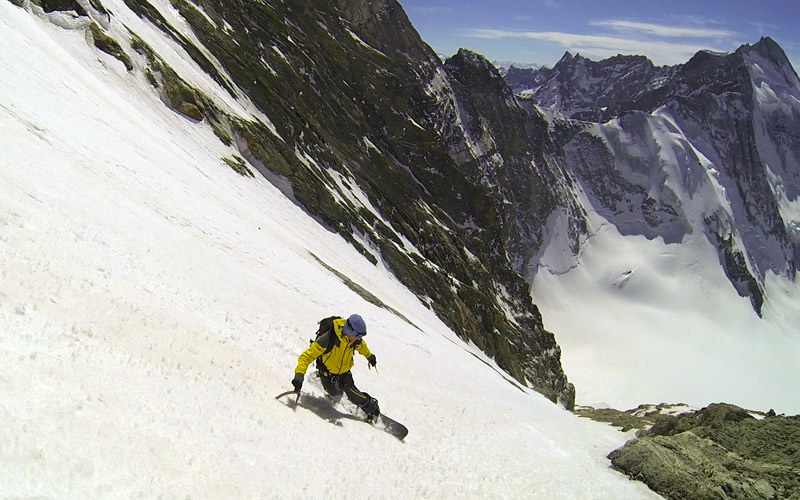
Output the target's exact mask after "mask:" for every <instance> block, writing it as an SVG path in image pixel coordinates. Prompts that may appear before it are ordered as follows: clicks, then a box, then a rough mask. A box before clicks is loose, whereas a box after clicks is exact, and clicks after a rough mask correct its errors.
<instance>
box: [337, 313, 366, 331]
mask: <svg viewBox="0 0 800 500" xmlns="http://www.w3.org/2000/svg"><path fill="white" fill-rule="evenodd" d="M342 334H344V335H350V336H352V337H363V336H364V335H366V334H367V324H366V323H364V319H363V318H362V317H361V316H360V315H358V314H351V315H350V317H349V318H347V321H345V322H344V328H342Z"/></svg>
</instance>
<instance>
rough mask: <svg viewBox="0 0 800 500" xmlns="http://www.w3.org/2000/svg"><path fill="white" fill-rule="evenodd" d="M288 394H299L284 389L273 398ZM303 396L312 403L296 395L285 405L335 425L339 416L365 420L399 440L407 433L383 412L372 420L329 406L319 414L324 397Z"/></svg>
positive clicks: (405, 428) (403, 427)
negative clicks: (301, 409) (318, 416)
mask: <svg viewBox="0 0 800 500" xmlns="http://www.w3.org/2000/svg"><path fill="white" fill-rule="evenodd" d="M289 395H292V396H299V394H298V393H297V392H296V391H286V392H282V393H280V394H278V395H277V396H275V399H281V398H282V397H284V396H289ZM303 397H304V398H306V399H307V398H308V397H312V398H313V403H314V404H310V405H307V404H305V403H307V402H308V401H306V402H304V401H301V400H300V398H299V397H298V398H292V399H291V402H290V403H286V406H289V407H290V408H294V409H297V407H298V406H300V407H301V408H306V409H308V410H311V411H313V412H314V413H316V414H317V415H320V417H322V418H326V419H328V421H329V422H332V423H336V424H337V425H342V424H341V423H340V422H337V420H338V419H340V418H348V419H352V420H361V421H363V422H367V423H368V424H370V425H372V426H373V427H375V428H376V429H380V430H382V431H384V432H386V433H387V434H391V435H392V436H394V437H396V438H397V439H399V440H400V441H402V440H403V439H404V438H405V437H406V436H407V435H408V428H407V427H406V426H405V425H403V424H401V423H400V422H398V421H397V420H395V419H393V418H391V417H387V416H386V415H384V414H383V413H379V414H378V417H377V418H376V419H374V420H367V419H360V418H356V417H354V416H352V415H346V414H342V413H339V412H338V411H337V410H335V409H334V408H333V407H332V406H331V408H330V409H328V412H327V413H325V414H321V412H320V408H319V405H320V403H319V401H321V400H324V398H318V397H317V398H314V397H313V396H310V395H307V394H304V395H303Z"/></svg>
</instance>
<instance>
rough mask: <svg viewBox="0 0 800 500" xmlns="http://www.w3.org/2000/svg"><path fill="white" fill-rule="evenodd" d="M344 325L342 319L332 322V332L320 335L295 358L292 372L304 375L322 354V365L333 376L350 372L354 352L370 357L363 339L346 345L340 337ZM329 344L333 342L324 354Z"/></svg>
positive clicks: (344, 339)
mask: <svg viewBox="0 0 800 500" xmlns="http://www.w3.org/2000/svg"><path fill="white" fill-rule="evenodd" d="M344 323H345V320H344V319H342V318H340V319H335V320H333V331H332V332H328V333H326V334H323V335H320V337H319V338H318V339H317V340H315V341H314V342H312V343H311V347H309V348H308V349H306V350H305V351H304V352H303V354H301V355H300V357H298V358H297V368H295V369H294V372H295V373H302V374H304V375H305V373H306V370H308V366H309V365H310V364H311V363H312V362H313V361H314V360H315V359H317V358H318V357H320V356H321V355H323V354H324V356H323V357H322V363H323V364H324V365H325V367H326V368H327V369H328V371H329V372H331V373H332V374H334V375H339V374H342V373H345V372H348V371H350V369H351V368H352V367H353V364H354V362H353V355H354V352H355V351H358V352H359V353H360V354H361V355H362V356H364V357H365V358H368V357H370V356H371V355H372V353H371V352H370V350H369V347H367V343H366V342H364V339H359V340H356V341H355V342H353V343H352V344H348V343H347V337H345V336H344V335H342V328H343V327H344ZM334 337H335V338H334ZM330 342H333V349H331V351H330V352H329V353H327V354H325V350H326V348H327V347H329V346H330Z"/></svg>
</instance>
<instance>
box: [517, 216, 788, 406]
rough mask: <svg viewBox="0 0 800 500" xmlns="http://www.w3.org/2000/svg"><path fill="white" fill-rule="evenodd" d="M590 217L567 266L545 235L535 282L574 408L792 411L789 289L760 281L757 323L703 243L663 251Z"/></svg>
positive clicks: (779, 281) (783, 283) (691, 238)
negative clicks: (762, 298)
mask: <svg viewBox="0 0 800 500" xmlns="http://www.w3.org/2000/svg"><path fill="white" fill-rule="evenodd" d="M592 219H593V220H592V226H593V227H592V228H591V230H592V232H593V236H592V237H590V238H589V239H588V240H587V243H586V245H585V247H584V249H583V251H582V254H581V256H580V258H579V262H578V263H577V265H575V263H572V264H571V265H572V266H574V267H570V266H569V265H567V263H565V262H564V259H563V253H562V252H557V251H555V250H556V249H558V248H560V247H563V242H561V243H559V241H560V240H557V239H554V242H553V243H551V245H552V248H553V250H552V251H550V252H545V256H544V258H543V260H542V262H543V263H545V264H547V263H550V265H549V267H545V268H542V269H541V270H540V271H539V273H538V274H537V276H536V277H535V280H534V286H533V296H534V302H535V303H536V304H537V305H538V306H539V308H540V310H541V312H542V315H543V316H544V318H545V327H546V328H547V329H548V330H550V331H552V332H554V333H555V335H556V339H557V340H558V342H559V345H561V348H562V352H563V354H562V363H563V365H564V371H565V372H566V373H567V375H568V376H569V377H570V381H571V382H573V383H574V384H575V386H576V389H577V398H576V399H577V402H578V403H579V404H583V405H592V406H604V405H610V406H611V407H613V408H618V409H628V408H633V407H635V406H638V405H639V404H641V403H643V402H652V403H660V402H672V403H677V402H683V403H688V404H690V405H692V406H695V407H702V406H705V405H707V404H709V403H713V402H720V401H724V402H727V403H733V404H737V405H740V406H743V407H745V408H750V409H755V410H764V411H766V410H768V409H770V408H774V409H775V410H776V411H778V412H786V413H787V414H796V413H798V412H800V396H798V395H797V386H798V383H799V382H800V375H798V371H797V367H798V366H800V333H799V332H798V328H797V325H799V324H800V285H798V283H796V282H795V283H791V282H788V281H787V280H785V279H783V278H779V277H776V276H775V275H773V274H769V275H768V277H767V280H766V294H767V296H768V297H769V300H767V302H766V303H765V305H764V309H763V319H760V318H758V316H757V315H756V314H755V313H754V312H753V310H752V307H751V306H750V303H749V301H748V299H746V298H742V297H740V296H739V295H738V294H737V293H736V291H735V290H734V288H733V286H732V285H731V284H730V282H729V281H728V280H727V278H726V277H725V275H724V273H723V271H722V268H721V267H720V265H719V260H718V256H717V253H716V250H715V249H714V248H713V247H712V246H711V245H710V243H709V242H708V240H707V239H706V238H705V237H704V236H702V235H699V236H698V235H697V233H695V234H693V235H688V236H686V237H685V238H684V239H683V241H682V242H680V243H675V244H666V243H664V240H663V239H661V238H656V239H653V240H648V239H647V238H645V237H644V236H622V235H620V233H619V232H618V231H617V230H616V228H615V227H614V226H613V225H611V224H608V223H607V222H606V221H605V220H604V219H602V218H601V217H599V216H596V215H595V216H593V218H592ZM555 232H557V231H555Z"/></svg>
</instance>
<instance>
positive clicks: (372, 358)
mask: <svg viewBox="0 0 800 500" xmlns="http://www.w3.org/2000/svg"><path fill="white" fill-rule="evenodd" d="M367 363H369V366H376V365H377V364H378V361H377V360H376V359H375V355H374V354H370V355H369V357H368V358H367Z"/></svg>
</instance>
